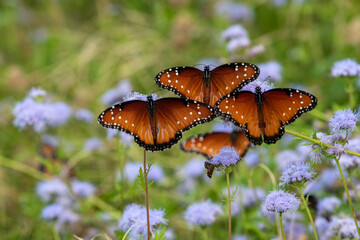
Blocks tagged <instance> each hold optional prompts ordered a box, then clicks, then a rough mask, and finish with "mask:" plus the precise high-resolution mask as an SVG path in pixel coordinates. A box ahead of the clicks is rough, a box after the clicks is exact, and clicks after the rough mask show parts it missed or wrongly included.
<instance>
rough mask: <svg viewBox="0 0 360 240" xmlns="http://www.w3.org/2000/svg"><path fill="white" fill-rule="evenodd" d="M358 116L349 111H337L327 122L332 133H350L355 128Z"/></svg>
mask: <svg viewBox="0 0 360 240" xmlns="http://www.w3.org/2000/svg"><path fill="white" fill-rule="evenodd" d="M358 121H359V116H358V114H357V113H354V112H353V111H352V110H351V109H346V110H339V111H337V112H335V114H334V116H333V117H332V118H331V119H330V121H329V127H330V129H331V132H332V133H337V132H340V131H352V130H354V129H355V128H356V123H357V122H358Z"/></svg>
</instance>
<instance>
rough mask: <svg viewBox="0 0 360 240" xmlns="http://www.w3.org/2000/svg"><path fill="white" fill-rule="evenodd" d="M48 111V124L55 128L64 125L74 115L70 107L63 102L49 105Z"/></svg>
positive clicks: (47, 106)
mask: <svg viewBox="0 0 360 240" xmlns="http://www.w3.org/2000/svg"><path fill="white" fill-rule="evenodd" d="M46 110H47V111H46V115H47V119H48V122H49V123H48V124H49V126H53V127H56V126H60V125H64V124H65V123H66V122H67V121H68V119H69V118H70V116H71V113H72V110H71V108H70V107H69V105H67V104H66V103H63V102H56V103H47V104H46Z"/></svg>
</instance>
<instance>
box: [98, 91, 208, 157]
mask: <svg viewBox="0 0 360 240" xmlns="http://www.w3.org/2000/svg"><path fill="white" fill-rule="evenodd" d="M213 118H214V114H213V108H212V107H210V106H208V105H206V104H203V103H198V102H196V101H192V100H187V99H181V98H161V99H158V100H153V98H152V96H151V95H149V96H147V101H142V100H133V101H127V102H123V103H120V104H116V105H114V106H112V107H110V108H108V109H106V110H105V111H104V112H102V113H101V114H100V115H99V117H98V121H99V123H100V124H101V125H102V126H103V127H106V128H117V129H119V130H120V131H124V132H126V133H129V134H131V135H133V136H134V140H135V142H136V143H137V144H139V145H140V146H141V147H144V148H145V149H146V150H150V151H162V150H164V149H167V148H170V147H171V146H172V145H174V144H175V143H177V142H178V141H179V139H180V138H181V137H182V132H183V131H186V130H188V129H190V128H192V127H194V126H196V125H198V124H201V123H204V122H208V121H210V120H212V119H213Z"/></svg>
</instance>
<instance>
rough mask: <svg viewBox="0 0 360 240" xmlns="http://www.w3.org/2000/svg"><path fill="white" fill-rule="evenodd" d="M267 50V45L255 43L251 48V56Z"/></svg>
mask: <svg viewBox="0 0 360 240" xmlns="http://www.w3.org/2000/svg"><path fill="white" fill-rule="evenodd" d="M263 52H265V47H264V45H262V44H258V45H255V46H253V47H251V48H250V49H249V56H256V55H258V54H260V53H263Z"/></svg>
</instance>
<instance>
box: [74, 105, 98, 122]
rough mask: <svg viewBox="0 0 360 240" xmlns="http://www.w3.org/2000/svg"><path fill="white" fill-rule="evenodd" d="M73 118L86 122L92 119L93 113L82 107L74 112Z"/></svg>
mask: <svg viewBox="0 0 360 240" xmlns="http://www.w3.org/2000/svg"><path fill="white" fill-rule="evenodd" d="M75 118H76V119H78V120H81V121H84V122H87V123H91V122H92V121H94V114H93V113H92V112H90V111H89V110H88V109H85V108H82V109H79V110H77V111H76V112H75Z"/></svg>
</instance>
